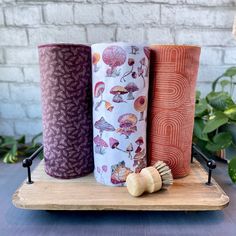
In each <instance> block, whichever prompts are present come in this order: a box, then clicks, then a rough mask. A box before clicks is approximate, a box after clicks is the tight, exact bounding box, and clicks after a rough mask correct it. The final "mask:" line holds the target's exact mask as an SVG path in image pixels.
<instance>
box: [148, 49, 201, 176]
mask: <svg viewBox="0 0 236 236" xmlns="http://www.w3.org/2000/svg"><path fill="white" fill-rule="evenodd" d="M200 51H201V49H200V48H199V47H196V46H177V45H176V46H175V45H151V75H150V89H151V93H150V96H151V97H150V98H149V100H150V103H149V105H150V109H149V116H150V117H149V122H150V123H149V136H148V144H149V149H148V150H149V158H150V159H149V161H150V164H154V163H155V162H156V161H157V160H162V161H165V162H166V163H167V165H169V166H170V168H171V169H172V173H173V176H174V178H179V177H184V176H186V175H188V174H189V171H190V159H191V145H192V131H193V124H194V105H195V85H196V79H197V73H198V67H199V56H200Z"/></svg>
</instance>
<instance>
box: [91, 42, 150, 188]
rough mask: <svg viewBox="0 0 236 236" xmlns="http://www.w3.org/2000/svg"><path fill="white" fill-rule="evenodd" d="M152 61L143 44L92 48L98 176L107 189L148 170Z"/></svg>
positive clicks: (94, 130)
mask: <svg viewBox="0 0 236 236" xmlns="http://www.w3.org/2000/svg"><path fill="white" fill-rule="evenodd" d="M149 56H150V51H149V49H148V48H147V47H145V46H143V45H132V44H127V43H111V44H109V43H108V44H106V43H102V44H94V45H92V61H93V72H92V74H93V135H94V137H93V146H94V162H95V169H94V174H95V178H96V180H97V181H98V182H100V183H103V184H105V185H111V186H123V185H124V184H125V181H126V177H127V176H128V174H129V173H131V172H139V171H140V170H141V169H142V168H144V167H146V163H147V162H146V151H147V149H146V118H147V102H148V86H149Z"/></svg>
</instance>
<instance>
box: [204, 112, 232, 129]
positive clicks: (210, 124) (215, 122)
mask: <svg viewBox="0 0 236 236" xmlns="http://www.w3.org/2000/svg"><path fill="white" fill-rule="evenodd" d="M228 120H229V118H228V117H227V116H226V115H225V114H224V113H223V112H221V111H217V112H215V114H214V117H213V118H212V119H209V120H208V121H207V122H206V124H205V128H204V129H203V133H210V132H212V131H214V130H216V129H217V128H219V127H220V126H222V125H224V124H226V123H228Z"/></svg>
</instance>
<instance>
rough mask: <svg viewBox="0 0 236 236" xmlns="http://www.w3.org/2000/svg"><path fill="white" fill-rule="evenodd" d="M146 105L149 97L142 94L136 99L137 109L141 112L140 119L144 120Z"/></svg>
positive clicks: (135, 105) (135, 106)
mask: <svg viewBox="0 0 236 236" xmlns="http://www.w3.org/2000/svg"><path fill="white" fill-rule="evenodd" d="M146 107H147V98H146V97H145V96H140V97H138V98H137V99H136V100H135V101H134V108H135V110H136V111H138V112H140V118H139V121H142V120H143V113H144V111H145V109H146Z"/></svg>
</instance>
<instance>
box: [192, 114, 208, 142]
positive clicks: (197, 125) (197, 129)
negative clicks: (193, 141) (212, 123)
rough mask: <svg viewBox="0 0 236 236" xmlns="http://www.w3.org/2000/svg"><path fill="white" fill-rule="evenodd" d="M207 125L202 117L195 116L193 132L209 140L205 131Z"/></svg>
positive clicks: (201, 138) (200, 137) (202, 138)
mask: <svg viewBox="0 0 236 236" xmlns="http://www.w3.org/2000/svg"><path fill="white" fill-rule="evenodd" d="M204 127H205V124H204V121H203V120H202V119H200V118H195V120H194V129H193V133H194V135H195V136H196V137H197V138H199V139H200V140H203V141H208V140H209V139H208V135H207V134H206V133H203V129H204Z"/></svg>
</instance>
